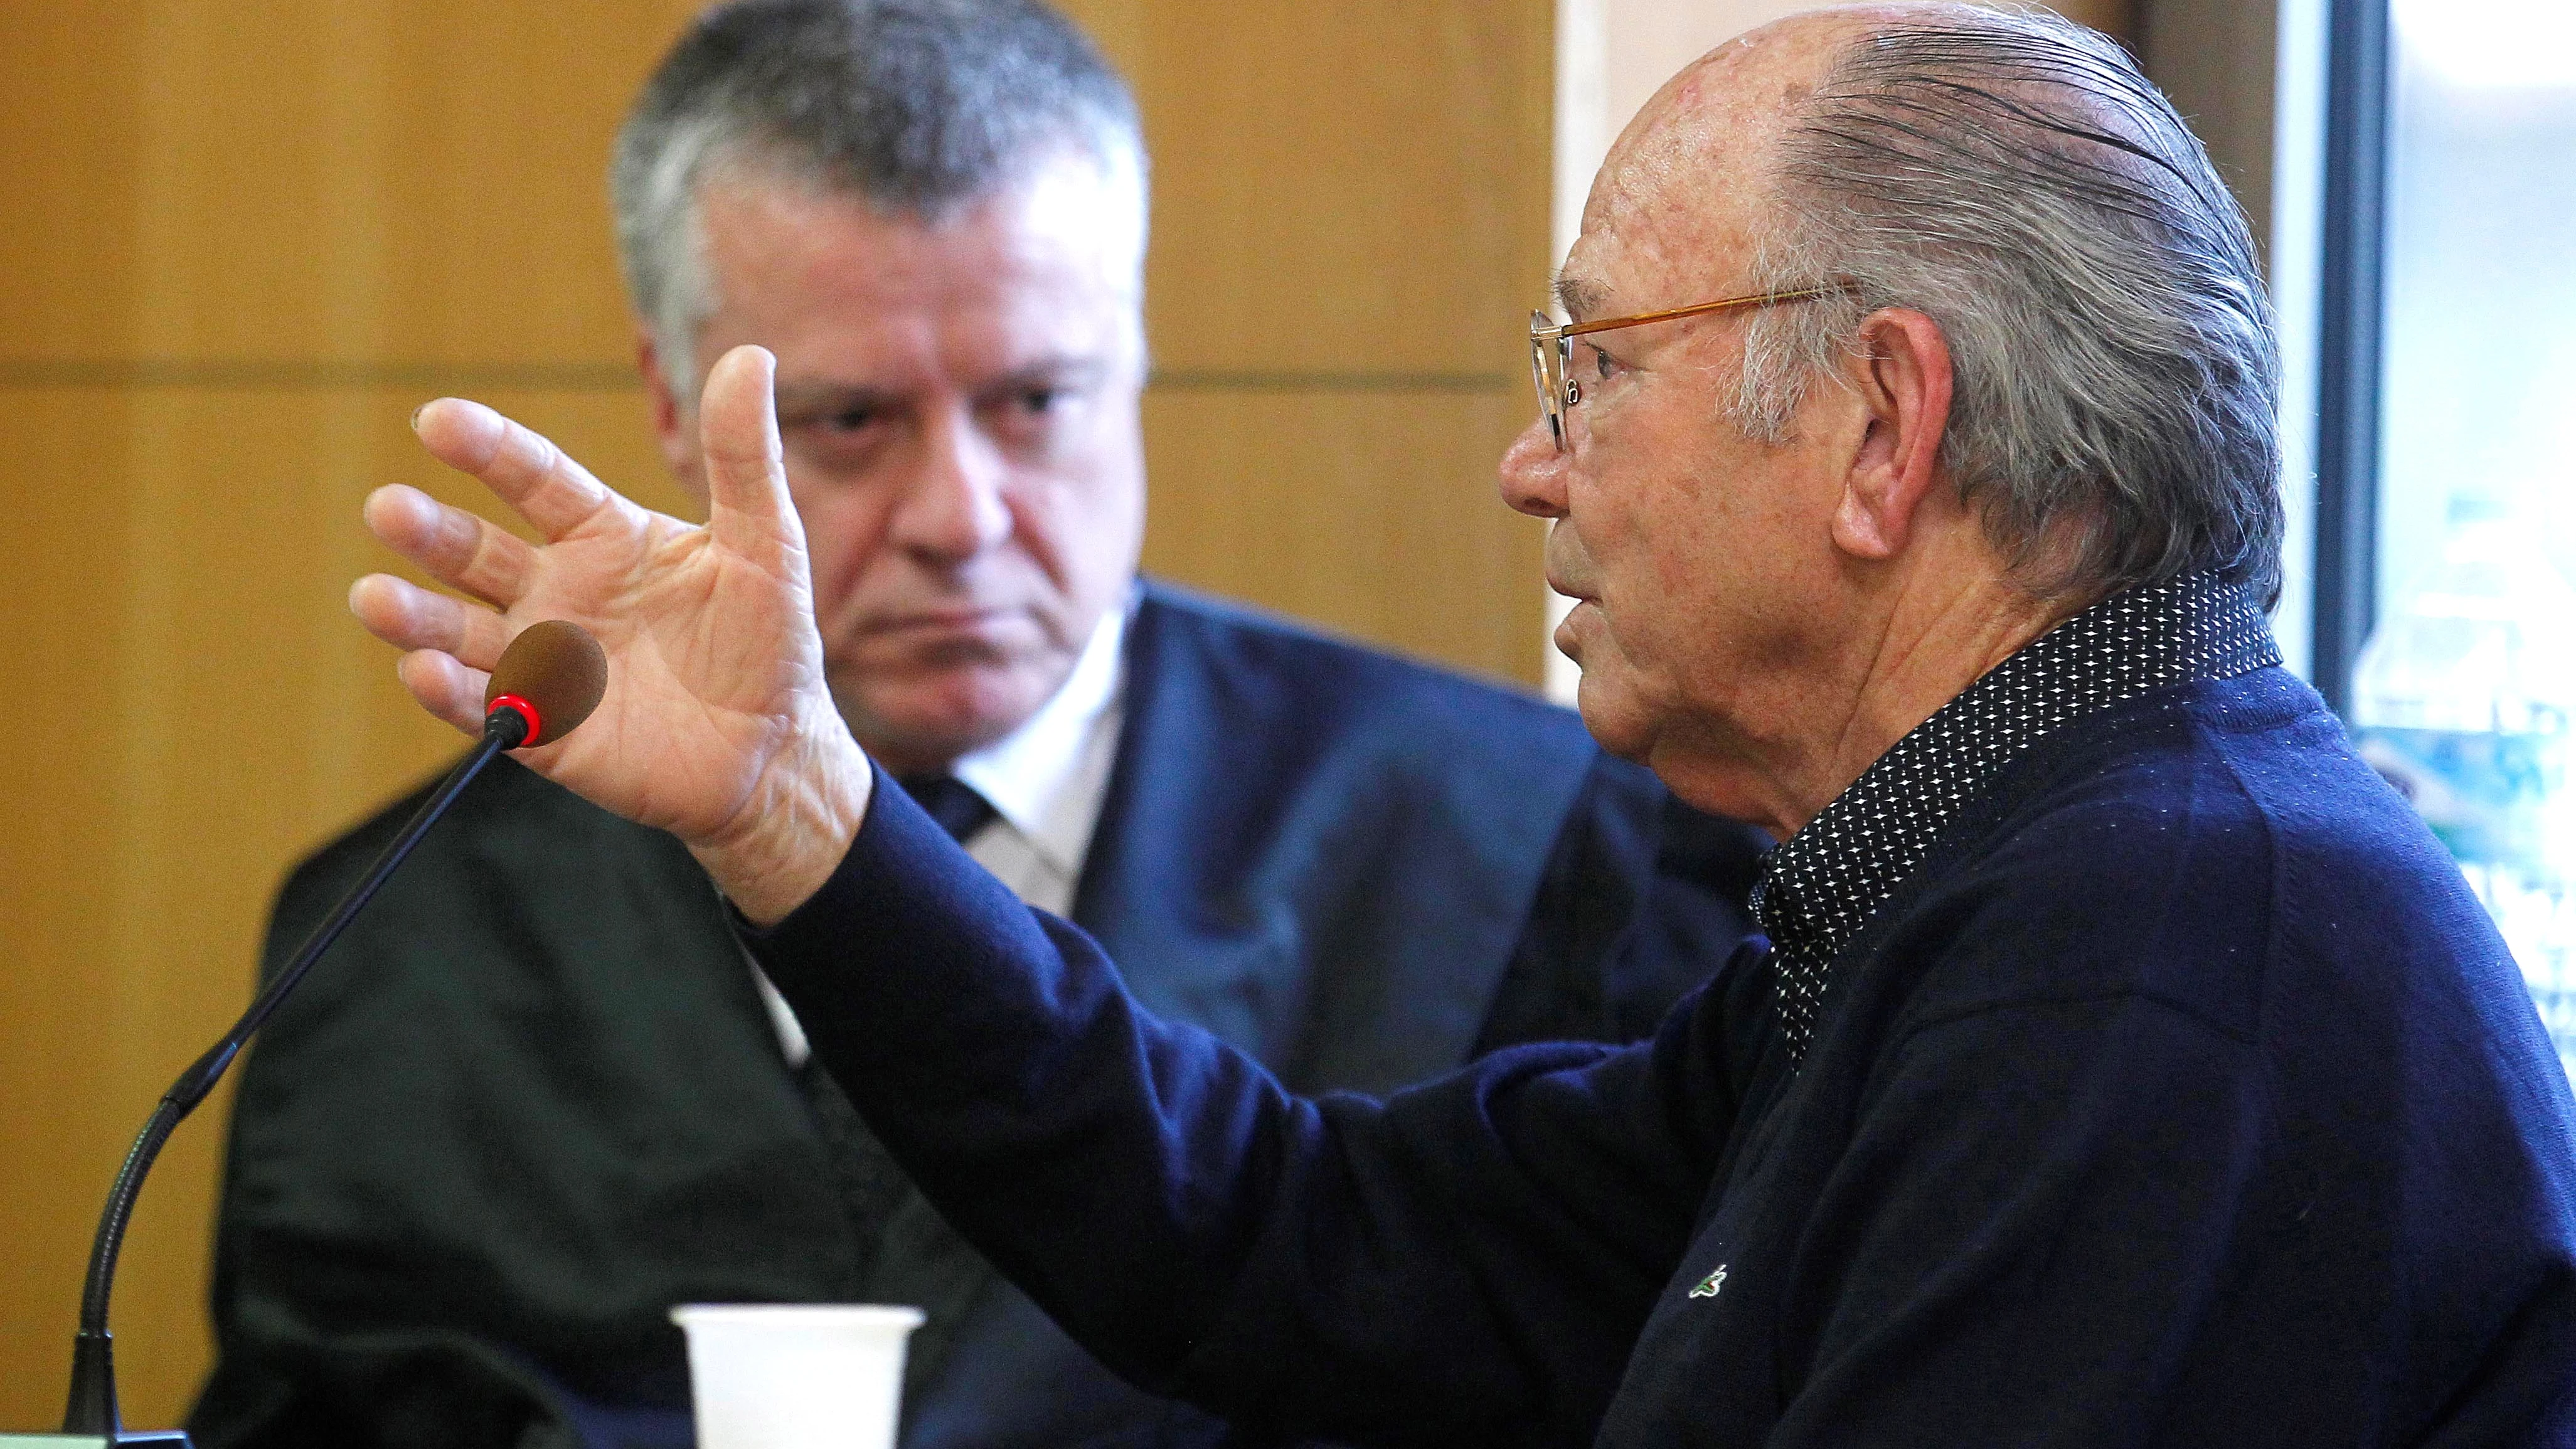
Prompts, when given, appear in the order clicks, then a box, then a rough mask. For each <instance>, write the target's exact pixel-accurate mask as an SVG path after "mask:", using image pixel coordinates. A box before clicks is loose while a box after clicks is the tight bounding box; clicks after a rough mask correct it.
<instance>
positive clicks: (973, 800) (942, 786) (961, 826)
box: [895, 775, 998, 845]
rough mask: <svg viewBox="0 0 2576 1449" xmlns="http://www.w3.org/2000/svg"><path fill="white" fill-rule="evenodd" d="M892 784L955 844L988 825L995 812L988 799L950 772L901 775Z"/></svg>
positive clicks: (972, 837)
mask: <svg viewBox="0 0 2576 1449" xmlns="http://www.w3.org/2000/svg"><path fill="white" fill-rule="evenodd" d="M895 783H896V784H898V785H901V786H902V787H903V793H905V794H907V795H910V796H911V797H912V798H913V799H914V800H915V801H916V802H918V803H919V804H920V806H921V808H922V809H923V810H925V811H927V812H929V814H930V818H931V819H933V820H936V821H938V822H939V828H940V829H942V830H945V831H947V832H948V838H949V839H951V840H954V841H956V842H957V843H958V844H959V845H964V844H965V843H966V842H967V841H969V840H972V839H974V838H975V832H976V831H978V830H981V829H983V828H984V827H985V826H986V825H989V824H991V823H992V820H993V816H994V815H995V814H996V813H998V812H996V811H995V810H994V809H993V806H992V802H990V801H988V800H986V799H985V798H984V797H983V796H981V795H979V794H977V793H975V787H974V786H972V785H969V784H967V783H966V782H965V781H963V780H960V779H958V778H957V777H956V776H954V775H902V776H898V777H896V780H895Z"/></svg>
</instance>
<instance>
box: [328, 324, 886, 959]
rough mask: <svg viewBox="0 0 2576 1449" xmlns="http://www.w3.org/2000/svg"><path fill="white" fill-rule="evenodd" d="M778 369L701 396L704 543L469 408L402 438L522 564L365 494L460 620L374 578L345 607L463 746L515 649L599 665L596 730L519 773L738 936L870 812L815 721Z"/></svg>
mask: <svg viewBox="0 0 2576 1449" xmlns="http://www.w3.org/2000/svg"><path fill="white" fill-rule="evenodd" d="M773 366H774V363H773V361H772V360H771V358H770V356H769V354H768V353H767V352H765V351H763V350H761V349H759V348H757V347H743V348H736V349H735V350H734V351H733V352H731V353H728V354H727V355H726V356H725V357H724V359H723V360H722V361H720V362H718V363H717V365H716V368H715V370H714V372H713V373H712V374H710V375H709V377H708V380H707V390H706V396H705V398H704V400H703V402H702V404H701V406H700V409H699V416H700V422H701V428H702V430H703V441H704V447H705V454H706V459H707V473H708V492H709V510H708V521H707V523H706V526H704V527H702V528H701V527H696V526H693V525H691V524H688V523H684V522H682V521H680V520H678V519H675V518H670V517H667V516H665V515H662V514H658V513H654V512H652V511H650V510H648V509H645V508H642V507H640V506H638V505H636V504H635V503H633V502H630V501H629V500H627V499H626V498H624V497H621V496H620V495H618V494H617V493H616V492H615V491H614V490H612V489H610V488H609V487H608V486H607V485H605V484H603V483H601V482H600V481H599V480H598V479H596V478H594V477H592V476H591V475H590V473H589V472H588V471H587V470H585V469H584V468H582V466H581V465H580V464H578V463H576V462H574V461H573V460H572V459H570V458H568V457H566V456H565V455H564V453H563V451H562V450H561V449H559V448H557V447H555V446H554V445H553V444H552V443H550V442H548V441H547V440H546V439H544V438H542V437H540V436H538V435H537V434H536V433H534V432H531V431H530V430H528V429H527V428H524V427H521V426H520V425H518V424H517V423H514V422H511V421H509V420H508V419H506V418H504V417H502V416H501V415H500V414H498V413H496V412H493V411H492V410H491V409H489V408H486V407H483V406H481V405H480V404H476V403H468V402H462V401H458V400H455V399H443V400H441V401H439V402H435V403H432V404H430V405H429V406H428V407H426V408H423V409H422V410H421V412H420V415H419V416H418V417H417V418H415V419H414V427H415V428H416V430H417V431H418V432H419V434H420V437H421V441H422V443H423V444H424V445H425V446H427V447H428V449H429V450H430V452H431V453H433V454H435V455H436V456H437V457H438V458H439V459H440V460H441V461H443V462H445V463H447V464H449V465H450V466H452V467H455V468H458V469H460V470H462V471H464V472H467V473H471V474H473V475H474V476H475V477H477V478H479V479H481V480H482V481H483V483H484V484H485V485H486V486H488V487H490V488H491V489H492V491H493V492H494V493H496V494H498V495H499V496H500V497H501V499H502V500H503V501H505V502H507V503H508V504H510V505H511V506H512V507H513V508H515V509H517V510H518V511H519V513H520V515H521V516H522V517H524V518H526V519H527V520H528V522H529V523H530V524H532V525H534V526H535V528H536V530H537V532H538V533H539V534H540V536H541V537H542V538H543V539H544V542H543V543H541V544H531V543H528V542H527V541H525V540H523V539H520V538H518V537H517V536H515V535H513V534H511V533H509V532H507V531H506V530H503V529H501V528H499V527H496V526H495V525H493V524H491V523H489V522H486V521H485V520H483V519H481V518H477V517H476V516H474V515H473V514H470V513H467V512H465V511H463V510H461V509H455V508H449V507H447V506H445V505H444V504H441V503H438V502H436V501H435V500H433V499H431V498H430V497H429V496H428V495H426V494H424V493H421V492H419V491H418V490H416V489H410V488H402V487H393V488H383V489H379V490H377V491H376V493H375V494H374V495H373V496H371V497H370V498H369V499H368V500H367V524H368V527H369V528H370V529H372V530H373V531H374V532H375V534H376V536H377V537H379V538H381V539H382V540H384V542H385V543H386V544H387V545H388V546H390V547H391V548H393V549H394V550H395V551H396V552H398V553H400V554H402V555H403V556H404V557H406V558H408V559H410V560H412V561H413V562H414V563H416V564H418V565H419V566H420V567H421V568H422V569H423V570H424V571H426V572H427V573H428V574H429V575H430V576H431V577H432V578H435V579H437V580H438V581H439V582H441V583H444V584H447V585H449V586H450V587H452V588H454V589H456V590H458V591H460V592H462V593H464V594H467V595H470V596H471V600H473V601H480V602H473V601H469V600H467V599H458V598H454V597H451V596H449V595H445V594H440V593H435V592H432V591H430V590H427V589H423V588H420V587H419V586H417V585H414V584H410V583H407V582H405V581H403V580H401V579H396V578H392V577H390V576H387V575H383V574H375V575H370V576H368V577H367V578H363V579H360V580H359V581H358V583H357V584H356V586H355V587H353V588H352V589H351V590H350V596H349V598H350V607H351V609H352V610H353V611H355V612H356V614H357V615H358V618H359V620H360V621H361V622H363V623H364V624H365V625H366V626H367V628H368V629H369V630H370V631H371V632H373V633H374V634H375V635H376V636H377V637H379V638H381V639H383V640H385V641H386V642H388V643H390V644H393V645H395V646H397V647H399V648H401V649H404V650H406V651H408V652H407V653H406V654H405V656H404V658H403V661H402V671H401V672H402V678H403V683H404V684H405V685H406V686H408V687H409V688H410V690H411V692H412V694H413V695H414V696H415V697H417V698H418V699H419V700H420V702H421V703H422V704H423V705H424V706H426V707H427V708H428V709H429V710H430V711H431V712H432V713H434V714H436V715H438V716H440V717H441V718H443V719H447V720H449V721H451V722H453V723H455V724H456V725H457V726H458V727H459V728H461V729H465V730H467V731H469V732H472V731H477V730H479V729H480V728H481V724H482V716H483V708H482V698H483V686H484V683H485V681H486V680H487V679H488V678H489V675H490V671H491V668H492V666H493V664H494V662H495V661H497V660H498V659H499V658H500V656H501V651H502V649H503V648H504V647H506V646H507V645H508V644H509V642H510V640H511V639H512V638H513V637H515V636H516V635H517V633H518V631H519V630H521V629H523V628H525V627H526V626H528V625H529V624H533V623H535V622H537V621H538V620H541V619H569V620H571V621H573V622H574V623H577V624H580V625H582V626H583V627H585V628H587V629H589V630H590V631H591V632H592V633H593V634H595V635H596V636H598V639H599V642H600V644H601V646H602V647H603V648H604V649H606V651H607V654H608V693H607V696H606V697H605V698H604V699H603V700H602V701H601V703H600V707H599V710H598V712H597V713H595V714H593V715H592V716H591V718H590V720H589V721H588V722H587V723H586V724H584V725H583V726H582V727H581V728H580V729H579V730H576V731H574V732H573V733H572V734H570V735H567V736H566V737H565V738H564V739H563V740H562V741H560V742H559V743H556V744H551V745H546V746H542V747H540V748H537V749H533V750H526V751H522V752H521V758H522V759H524V760H525V761H526V762H527V763H528V764H529V765H531V766H532V767H534V768H535V769H537V770H538V771H539V772H541V773H543V774H545V775H546V776H547V777H549V778H551V779H553V780H555V781H557V782H559V783H561V784H563V785H565V786H567V787H569V788H570V789H572V790H573V791H575V792H576V793H578V794H580V795H582V796H584V797H586V798H588V799H590V800H591V801H593V802H594V803H596V804H598V805H600V806H602V807H604V808H606V809H608V810H610V811H613V812H615V813H616V814H618V815H621V816H624V817H625V818H627V819H629V820H633V821H636V822H638V823H640V824H644V825H651V826H656V827H658V828H661V829H664V830H668V831H670V832H671V833H672V834H674V835H677V836H678V837H679V838H680V839H681V840H683V841H684V842H686V843H687V844H688V845H689V846H690V848H691V849H692V850H694V851H696V852H697V853H698V856H699V858H700V859H701V860H703V861H705V862H706V863H707V865H708V867H709V869H710V870H711V871H712V872H713V873H714V874H715V875H716V878H717V883H718V884H719V885H721V886H723V887H724V888H725V889H726V891H727V892H728V894H730V895H732V896H733V898H734V900H735V901H736V903H737V904H739V905H741V906H742V907H743V909H744V910H745V911H746V912H747V913H749V914H751V915H752V916H754V918H756V919H766V918H774V917H775V916H776V915H780V914H784V912H785V910H786V909H788V908H790V907H792V906H793V905H795V904H796V903H797V902H799V901H801V900H802V899H803V898H804V896H805V895H806V894H810V893H811V890H812V889H813V887H814V886H816V885H819V884H820V882H821V879H822V877H823V876H825V875H828V874H829V872H830V870H831V868H832V867H833V866H834V865H836V864H837V863H838V861H839V858H840V853H841V850H842V849H843V848H845V847H846V846H847V845H848V842H849V838H850V834H851V833H852V832H854V831H855V830H856V828H857V823H858V818H859V816H860V815H861V814H863V813H864V811H865V807H866V794H867V787H868V767H867V764H866V761H865V758H864V757H863V756H862V755H861V754H860V753H859V749H858V746H857V744H856V743H855V742H854V741H853V740H851V738H850V735H849V731H848V729H847V727H846V726H844V725H843V724H842V722H841V719H840V716H839V714H838V713H837V712H836V711H835V710H834V709H833V707H832V703H831V696H830V693H829V690H828V689H827V687H826V685H825V681H824V675H823V655H822V644H821V640H820V639H819V637H818V636H817V634H816V632H815V628H814V611H813V585H812V582H811V576H810V573H809V570H808V567H807V563H806V555H805V535H804V530H803V528H802V527H801V526H800V525H799V523H798V522H797V518H796V514H795V510H794V508H793V507H792V505H791V504H790V502H789V500H788V493H787V480H786V475H785V473H784V471H783V469H782V467H781V464H780V455H779V445H778V427H777V420H776V415H775V411H774V408H773V404H772V401H771V396H770V387H771V373H772V368H773Z"/></svg>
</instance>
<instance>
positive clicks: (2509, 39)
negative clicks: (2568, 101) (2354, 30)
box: [2390, 0, 2576, 90]
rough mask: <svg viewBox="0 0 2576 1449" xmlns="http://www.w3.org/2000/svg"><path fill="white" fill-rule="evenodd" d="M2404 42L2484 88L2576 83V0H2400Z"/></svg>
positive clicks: (2455, 78)
mask: <svg viewBox="0 0 2576 1449" xmlns="http://www.w3.org/2000/svg"><path fill="white" fill-rule="evenodd" d="M2390 18H2391V19H2392V20H2393V21H2394V22H2395V24H2396V27H2397V40H2398V44H2400V45H2401V46H2403V47H2404V48H2405V49H2406V50H2408V51H2410V52H2412V53H2413V55H2414V57H2415V58H2417V59H2419V60H2421V61H2422V62H2423V63H2424V64H2425V65H2426V66H2428V67H2430V68H2431V69H2432V70H2433V71H2435V72H2436V73H2437V74H2439V75H2440V76H2441V77H2442V79H2443V80H2445V81H2447V82H2449V83H2451V84H2453V85H2458V86H2473V87H2477V88H2479V89H2492V90H2507V89H2515V90H2521V89H2532V88H2540V87H2551V86H2568V87H2576V0H2394V3H2393V4H2392V5H2391V6H2390Z"/></svg>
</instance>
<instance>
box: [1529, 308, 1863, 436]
mask: <svg viewBox="0 0 2576 1449" xmlns="http://www.w3.org/2000/svg"><path fill="white" fill-rule="evenodd" d="M1854 290H1857V289H1856V288H1855V287H1854V285H1853V284H1852V283H1850V282H1835V283H1832V284H1831V285H1828V286H1822V287H1799V288H1796V289H1794V290H1791V291H1786V292H1756V293H1754V294H1752V295H1751V296H1747V297H1725V298H1721V299H1719V300H1718V301H1715V302H1701V303H1697V304H1695V305H1693V306H1689V307H1668V308H1666V309H1665V310H1663V311H1661V312H1639V313H1637V314H1636V315H1635V316H1632V317H1604V318H1601V319H1599V320H1597V321H1592V322H1556V321H1552V320H1550V319H1549V317H1548V315H1547V314H1546V313H1545V312H1532V313H1531V314H1530V381H1531V382H1532V383H1535V384H1536V385H1537V387H1538V411H1539V416H1541V417H1543V418H1546V419H1547V431H1548V436H1549V437H1551V438H1554V439H1555V440H1556V446H1557V448H1558V449H1559V450H1560V451H1562V450H1563V449H1564V447H1565V414H1566V410H1567V409H1569V408H1572V407H1573V406H1575V405H1576V404H1578V403H1580V402H1582V401H1583V384H1582V383H1580V382H1578V381H1576V380H1575V379H1574V377H1573V376H1572V372H1573V361H1574V339H1575V338H1577V337H1580V336H1582V335H1584V334H1585V333H1587V332H1608V331H1610V330H1611V329H1613V328H1617V327H1642V326H1644V325H1645V324H1647V323H1649V322H1669V321H1671V320H1673V319H1674V318H1676V317H1696V316H1699V315H1700V314H1701V313H1703V312H1725V311H1731V310H1733V309H1735V308H1738V307H1768V306H1771V305H1773V304H1774V303H1778V302H1806V301H1811V300H1813V299H1815V298H1817V297H1832V296H1836V295H1839V294H1841V293H1844V292H1850V291H1854Z"/></svg>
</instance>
